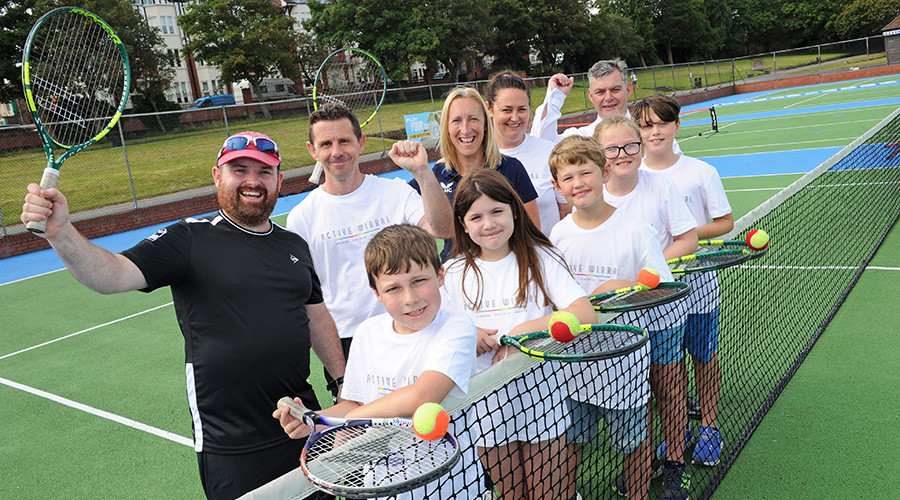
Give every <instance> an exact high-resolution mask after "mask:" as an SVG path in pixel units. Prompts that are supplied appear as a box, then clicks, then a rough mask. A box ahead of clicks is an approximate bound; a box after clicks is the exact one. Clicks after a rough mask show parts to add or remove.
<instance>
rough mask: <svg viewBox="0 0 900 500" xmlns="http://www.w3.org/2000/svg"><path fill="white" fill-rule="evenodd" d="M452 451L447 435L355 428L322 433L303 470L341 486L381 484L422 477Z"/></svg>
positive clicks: (453, 451) (442, 463)
mask: <svg viewBox="0 0 900 500" xmlns="http://www.w3.org/2000/svg"><path fill="white" fill-rule="evenodd" d="M455 454H456V450H455V447H454V446H453V445H452V443H450V442H449V441H447V440H446V439H440V440H435V441H424V440H422V439H420V438H418V437H417V436H416V435H415V433H414V432H413V430H412V429H411V428H408V427H395V426H371V427H366V426H358V427H356V426H354V427H348V428H343V429H341V430H338V431H335V432H329V433H326V434H324V435H322V436H321V437H320V438H319V439H318V440H317V441H316V442H315V443H314V444H313V445H312V446H310V447H309V449H308V450H307V452H306V468H307V470H308V471H309V473H310V474H311V475H313V476H315V477H316V478H317V479H319V480H320V481H323V482H326V483H329V484H333V485H340V486H342V487H344V488H371V487H374V486H379V487H384V486H389V485H398V484H402V483H409V482H411V481H416V480H417V479H418V478H422V477H427V476H428V475H430V474H431V473H432V472H433V471H435V470H436V469H438V468H440V467H443V466H444V464H446V463H448V462H450V461H451V460H453V458H454V456H455Z"/></svg>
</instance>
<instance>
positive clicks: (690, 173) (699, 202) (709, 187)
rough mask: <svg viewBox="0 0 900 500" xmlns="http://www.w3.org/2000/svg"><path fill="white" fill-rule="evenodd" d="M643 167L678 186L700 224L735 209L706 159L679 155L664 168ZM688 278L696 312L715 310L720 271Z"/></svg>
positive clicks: (686, 279) (687, 276)
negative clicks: (670, 164) (732, 207)
mask: <svg viewBox="0 0 900 500" xmlns="http://www.w3.org/2000/svg"><path fill="white" fill-rule="evenodd" d="M641 169H645V170H647V171H649V172H654V173H657V174H660V175H662V176H664V177H666V178H667V179H669V180H670V181H672V183H674V184H675V186H677V187H678V191H679V192H681V195H682V196H683V197H684V203H685V204H686V205H687V207H688V210H690V212H691V215H693V217H694V220H695V221H696V222H697V227H700V226H705V225H706V224H709V222H710V221H711V220H712V219H716V218H718V217H722V216H725V215H728V214H730V213H731V212H732V210H731V204H730V203H728V195H727V194H725V186H723V185H722V179H721V178H720V177H719V172H718V171H717V170H716V169H715V167H713V166H712V165H710V164H709V163H706V162H705V161H703V160H699V159H697V158H691V157H690V156H684V155H679V157H678V161H676V162H675V164H674V165H672V166H670V167H669V168H666V169H664V170H653V169H651V168H649V167H647V166H646V165H641ZM684 281H685V282H687V283H689V284H690V285H691V287H692V289H693V294H692V299H693V300H691V301H690V302H691V312H692V313H707V312H712V311H713V310H715V308H716V307H718V305H719V283H718V280H717V278H716V273H714V272H709V273H698V274H689V275H686V276H685V280H684Z"/></svg>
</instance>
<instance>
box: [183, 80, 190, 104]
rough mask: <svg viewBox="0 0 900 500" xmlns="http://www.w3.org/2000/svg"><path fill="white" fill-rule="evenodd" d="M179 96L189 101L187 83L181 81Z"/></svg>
mask: <svg viewBox="0 0 900 500" xmlns="http://www.w3.org/2000/svg"><path fill="white" fill-rule="evenodd" d="M181 96H182V99H184V102H191V101H190V99H188V93H187V84H186V83H184V82H181Z"/></svg>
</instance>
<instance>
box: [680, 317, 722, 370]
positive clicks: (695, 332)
mask: <svg viewBox="0 0 900 500" xmlns="http://www.w3.org/2000/svg"><path fill="white" fill-rule="evenodd" d="M684 347H685V349H687V350H688V352H689V353H691V356H693V357H694V359H696V360H697V361H699V362H701V363H709V360H710V359H712V355H713V354H714V353H715V352H716V351H717V350H719V308H718V307H717V308H715V309H714V310H713V311H711V312H708V313H699V314H688V317H687V323H686V324H685V327H684Z"/></svg>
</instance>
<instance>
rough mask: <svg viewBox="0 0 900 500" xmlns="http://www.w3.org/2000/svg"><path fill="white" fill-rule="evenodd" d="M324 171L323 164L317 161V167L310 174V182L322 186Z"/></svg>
mask: <svg viewBox="0 0 900 500" xmlns="http://www.w3.org/2000/svg"><path fill="white" fill-rule="evenodd" d="M323 170H325V168H324V167H323V166H322V162H320V161H317V162H316V166H315V167H313V171H312V173H311V174H309V182H312V183H313V184H320V182H319V180H320V179H321V178H322V171H323Z"/></svg>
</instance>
